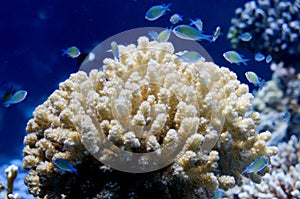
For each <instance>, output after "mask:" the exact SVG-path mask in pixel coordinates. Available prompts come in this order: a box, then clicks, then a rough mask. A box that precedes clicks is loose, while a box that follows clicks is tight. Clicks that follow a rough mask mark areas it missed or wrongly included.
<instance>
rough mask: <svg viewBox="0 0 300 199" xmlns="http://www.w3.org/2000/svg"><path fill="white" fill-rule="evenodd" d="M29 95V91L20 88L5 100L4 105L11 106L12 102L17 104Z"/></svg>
mask: <svg viewBox="0 0 300 199" xmlns="http://www.w3.org/2000/svg"><path fill="white" fill-rule="evenodd" d="M26 96H27V91H25V90H19V91H17V92H15V93H14V94H13V95H12V96H10V98H9V99H8V100H7V101H4V102H3V106H4V107H9V106H10V105H12V104H17V103H20V102H22V101H23V100H24V99H25V98H26Z"/></svg>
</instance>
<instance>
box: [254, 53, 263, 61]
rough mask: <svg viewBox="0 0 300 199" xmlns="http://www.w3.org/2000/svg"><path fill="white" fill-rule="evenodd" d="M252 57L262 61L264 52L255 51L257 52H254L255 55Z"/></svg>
mask: <svg viewBox="0 0 300 199" xmlns="http://www.w3.org/2000/svg"><path fill="white" fill-rule="evenodd" d="M254 59H255V60H256V61H262V60H264V59H265V56H264V54H262V53H261V52H257V53H256V54H255V56H254Z"/></svg>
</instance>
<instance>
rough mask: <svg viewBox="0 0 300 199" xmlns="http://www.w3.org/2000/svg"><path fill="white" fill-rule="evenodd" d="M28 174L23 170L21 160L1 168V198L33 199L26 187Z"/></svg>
mask: <svg viewBox="0 0 300 199" xmlns="http://www.w3.org/2000/svg"><path fill="white" fill-rule="evenodd" d="M26 174H27V173H26V172H25V171H24V170H23V169H22V161H21V160H12V161H10V162H9V164H4V165H1V166H0V182H3V183H4V182H6V183H5V184H2V183H0V198H3V199H4V198H7V199H18V198H21V199H23V198H26V199H33V197H32V196H31V195H30V194H29V193H28V190H27V187H26V186H25V185H24V178H25V176H26Z"/></svg>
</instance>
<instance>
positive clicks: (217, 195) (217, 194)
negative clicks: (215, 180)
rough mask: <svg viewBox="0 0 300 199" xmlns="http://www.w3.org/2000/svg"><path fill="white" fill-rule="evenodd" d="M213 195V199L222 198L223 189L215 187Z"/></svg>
mask: <svg viewBox="0 0 300 199" xmlns="http://www.w3.org/2000/svg"><path fill="white" fill-rule="evenodd" d="M214 194H215V195H214V197H213V199H222V197H223V195H224V191H223V190H222V189H217V190H216V191H215V193H214Z"/></svg>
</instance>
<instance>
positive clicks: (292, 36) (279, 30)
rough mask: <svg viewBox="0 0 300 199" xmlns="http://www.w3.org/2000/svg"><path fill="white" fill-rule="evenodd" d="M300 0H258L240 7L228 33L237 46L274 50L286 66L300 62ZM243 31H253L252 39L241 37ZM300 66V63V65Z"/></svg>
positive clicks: (263, 50) (265, 50)
mask: <svg viewBox="0 0 300 199" xmlns="http://www.w3.org/2000/svg"><path fill="white" fill-rule="evenodd" d="M299 11H300V1H299V0H295V1H290V0H287V1H280V0H257V1H250V2H247V3H246V4H245V6H244V8H237V9H236V11H235V15H236V16H235V17H234V18H233V19H232V20H231V23H232V26H231V27H230V29H229V32H228V35H227V37H228V38H229V39H230V42H231V43H232V45H233V47H234V48H247V49H250V50H252V51H255V52H258V51H261V52H263V53H265V54H271V55H272V56H273V60H274V61H276V62H277V63H278V62H280V61H283V62H284V63H285V66H290V65H293V66H295V63H299V61H300V59H299V56H298V54H299V52H300V37H299V31H300V15H299ZM243 32H250V33H251V34H252V37H253V38H252V40H251V41H250V42H244V41H241V40H239V39H238V36H239V35H240V34H242V33H243ZM297 67H298V69H299V68H300V66H299V65H298V66H297Z"/></svg>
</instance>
